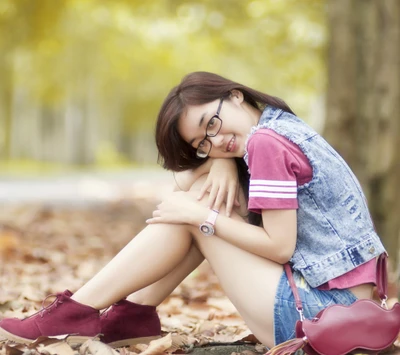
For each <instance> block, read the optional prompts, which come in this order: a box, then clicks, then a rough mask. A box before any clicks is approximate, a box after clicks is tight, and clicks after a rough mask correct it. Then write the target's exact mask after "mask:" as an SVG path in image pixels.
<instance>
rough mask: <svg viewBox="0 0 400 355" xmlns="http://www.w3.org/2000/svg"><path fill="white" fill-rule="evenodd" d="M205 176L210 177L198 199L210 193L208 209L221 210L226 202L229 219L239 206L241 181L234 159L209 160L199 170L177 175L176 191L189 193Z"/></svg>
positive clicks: (175, 175)
mask: <svg viewBox="0 0 400 355" xmlns="http://www.w3.org/2000/svg"><path fill="white" fill-rule="evenodd" d="M205 174H208V176H207V179H206V181H205V183H204V184H203V186H202V187H201V189H200V192H199V195H198V199H199V200H200V199H201V198H203V196H204V195H205V193H206V192H207V191H208V192H209V195H208V204H207V205H208V207H210V208H213V209H216V210H219V209H220V208H221V205H222V203H223V202H225V212H226V215H227V216H228V217H229V216H230V214H231V212H232V209H233V206H239V201H238V198H237V195H238V191H239V179H238V174H237V167H236V163H235V161H234V159H213V158H209V159H208V160H207V161H206V162H205V163H204V164H203V165H201V166H200V167H198V168H197V169H194V170H187V171H183V172H179V173H175V174H174V178H175V188H174V191H189V189H190V187H191V186H192V185H193V184H194V183H195V181H197V180H198V179H199V178H200V177H201V176H202V175H205Z"/></svg>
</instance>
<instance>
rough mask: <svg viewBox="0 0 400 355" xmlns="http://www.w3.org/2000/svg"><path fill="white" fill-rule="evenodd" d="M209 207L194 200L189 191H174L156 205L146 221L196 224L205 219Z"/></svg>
mask: <svg viewBox="0 0 400 355" xmlns="http://www.w3.org/2000/svg"><path fill="white" fill-rule="evenodd" d="M208 213H209V209H208V208H207V207H205V206H203V205H202V203H201V202H198V201H196V198H195V197H194V196H193V194H192V193H190V192H183V191H176V192H173V193H171V194H170V195H168V196H167V197H166V198H164V200H163V202H161V203H160V204H159V205H157V209H156V210H155V211H154V212H153V217H152V218H149V219H147V220H146V223H149V224H155V223H168V224H191V225H195V226H198V225H199V224H201V223H202V222H203V221H205V220H206V218H207V216H208Z"/></svg>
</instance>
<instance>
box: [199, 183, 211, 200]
mask: <svg viewBox="0 0 400 355" xmlns="http://www.w3.org/2000/svg"><path fill="white" fill-rule="evenodd" d="M210 186H211V183H210V181H209V180H208V179H207V180H206V182H205V183H204V184H203V186H202V187H201V189H200V192H199V194H198V196H197V199H198V200H201V199H202V198H203V196H204V194H205V193H206V191H207V190H208V189H209V188H210Z"/></svg>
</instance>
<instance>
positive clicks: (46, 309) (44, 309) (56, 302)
mask: <svg viewBox="0 0 400 355" xmlns="http://www.w3.org/2000/svg"><path fill="white" fill-rule="evenodd" d="M50 297H56V299H55V300H54V301H53V302H52V303H50V304H49V305H48V306H46V307H45V306H44V304H45V302H46V300H47V299H48V298H50ZM60 298H61V294H60V293H56V294H55V293H53V294H51V295H48V296H47V297H46V298H45V299H44V300H43V302H42V309H41V310H40V311H39V313H40V316H41V317H42V318H43V316H44V315H45V313H46V312H48V313H51V310H52V309H53V308H58V305H59V304H63V303H64V301H62V300H61V299H60Z"/></svg>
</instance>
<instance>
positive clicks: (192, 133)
mask: <svg viewBox="0 0 400 355" xmlns="http://www.w3.org/2000/svg"><path fill="white" fill-rule="evenodd" d="M220 102H221V100H215V101H212V102H209V103H207V104H204V105H198V106H188V107H187V109H186V111H185V113H184V114H183V115H182V117H181V118H180V119H179V121H178V132H179V134H180V135H181V137H182V138H183V139H184V140H185V141H186V142H188V143H189V144H190V145H191V146H192V147H194V148H196V149H197V148H198V146H199V144H200V142H201V141H203V140H204V138H205V137H206V128H207V126H209V127H210V128H209V131H211V132H212V131H213V128H212V126H213V125H215V124H217V125H218V127H219V124H220V123H219V122H217V123H215V119H213V120H211V119H212V117H213V116H215V114H216V113H217V110H218V106H219V104H220ZM260 115H261V112H260V111H259V110H257V109H255V108H254V107H253V106H251V105H249V104H248V103H246V102H245V101H244V100H243V94H242V93H241V92H240V91H234V92H233V93H232V95H231V97H230V98H227V99H224V100H223V101H222V105H221V107H220V112H219V118H220V120H221V121H222V125H221V128H220V130H219V132H218V134H217V135H216V136H215V137H207V139H208V140H209V141H210V142H211V143H212V146H211V150H210V153H209V156H210V157H211V158H242V157H243V156H244V153H245V142H246V140H247V136H248V134H249V133H250V131H251V127H253V126H255V125H256V124H257V123H258V120H259V119H260ZM210 120H211V121H210ZM218 127H217V128H218Z"/></svg>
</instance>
